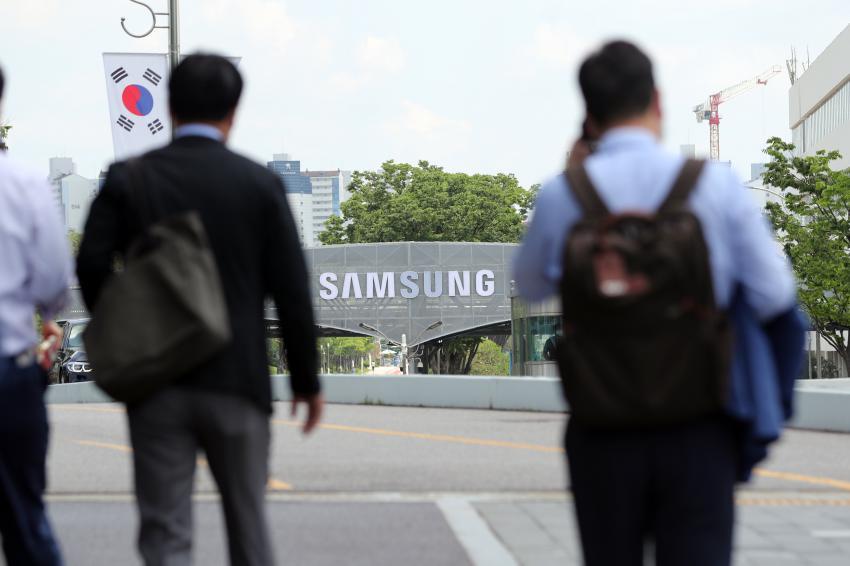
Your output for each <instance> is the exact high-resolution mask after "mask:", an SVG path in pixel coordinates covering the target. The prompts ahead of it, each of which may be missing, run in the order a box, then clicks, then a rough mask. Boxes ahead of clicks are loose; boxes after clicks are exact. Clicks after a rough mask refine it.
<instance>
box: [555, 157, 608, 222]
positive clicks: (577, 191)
mask: <svg viewBox="0 0 850 566" xmlns="http://www.w3.org/2000/svg"><path fill="white" fill-rule="evenodd" d="M564 177H565V178H566V180H567V186H568V187H569V188H570V191H572V193H573V196H575V198H576V200H578V202H579V204H580V205H581V208H582V209H583V210H584V214H585V216H588V217H596V218H598V217H601V216H608V214H610V213H609V211H608V207H607V206H605V203H604V202H603V201H602V198H601V197H600V196H599V193H598V192H597V190H596V188H595V187H594V186H593V183H592V182H591V180H590V177H588V176H587V170H586V169H585V168H584V165H582V164H581V163H579V164H577V165H573V166H572V167H568V168H567V170H566V171H564Z"/></svg>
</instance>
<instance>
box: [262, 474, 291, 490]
mask: <svg viewBox="0 0 850 566" xmlns="http://www.w3.org/2000/svg"><path fill="white" fill-rule="evenodd" d="M266 488H267V489H269V490H271V491H289V490H291V489H292V485H291V484H288V483H286V482H285V481H280V480H278V479H275V478H273V477H269V481H268V483H266Z"/></svg>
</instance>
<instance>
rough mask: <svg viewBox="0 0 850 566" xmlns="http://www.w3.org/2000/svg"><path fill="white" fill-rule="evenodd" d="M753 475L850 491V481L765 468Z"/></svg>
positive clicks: (759, 469) (756, 470)
mask: <svg viewBox="0 0 850 566" xmlns="http://www.w3.org/2000/svg"><path fill="white" fill-rule="evenodd" d="M753 473H754V474H755V475H757V476H759V477H762V478H774V479H779V480H785V481H793V482H799V483H808V484H812V485H824V486H828V487H834V488H836V489H840V490H842V491H850V481H843V480H836V479H832V478H823V477H818V476H807V475H805V474H793V473H790V472H776V471H774V470H765V469H763V468H756V469H755V470H754V471H753Z"/></svg>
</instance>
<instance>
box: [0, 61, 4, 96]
mask: <svg viewBox="0 0 850 566" xmlns="http://www.w3.org/2000/svg"><path fill="white" fill-rule="evenodd" d="M4 83H5V81H4V80H3V67H0V98H3V84H4Z"/></svg>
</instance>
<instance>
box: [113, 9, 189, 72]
mask: <svg viewBox="0 0 850 566" xmlns="http://www.w3.org/2000/svg"><path fill="white" fill-rule="evenodd" d="M130 2H133V3H134V4H138V5H139V6H141V7H143V8H145V9H146V10H147V11H148V12H150V16H151V26H150V27H149V28H148V29H147V30H146V31H145V32H144V33H133V32H131V31H130V30H128V29H127V26H126V25H124V21H125V20H126V19H127V18H121V28H122V29H123V30H124V33H126V34H127V35H129V36H130V37H135V38H139V39H141V38H143V37H147V36H149V35H150V34H151V33H153V30H155V29H167V30H168V63H169V65H170V67H171V68H172V69H173V68H174V67H176V66H177V64H178V63H179V62H180V0H168V11H167V12H154V11H153V8H151V7H150V6H148V5H147V4H145V3H144V2H141V1H140V0H130ZM157 16H168V25H167V26H158V25H156V17H157Z"/></svg>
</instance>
